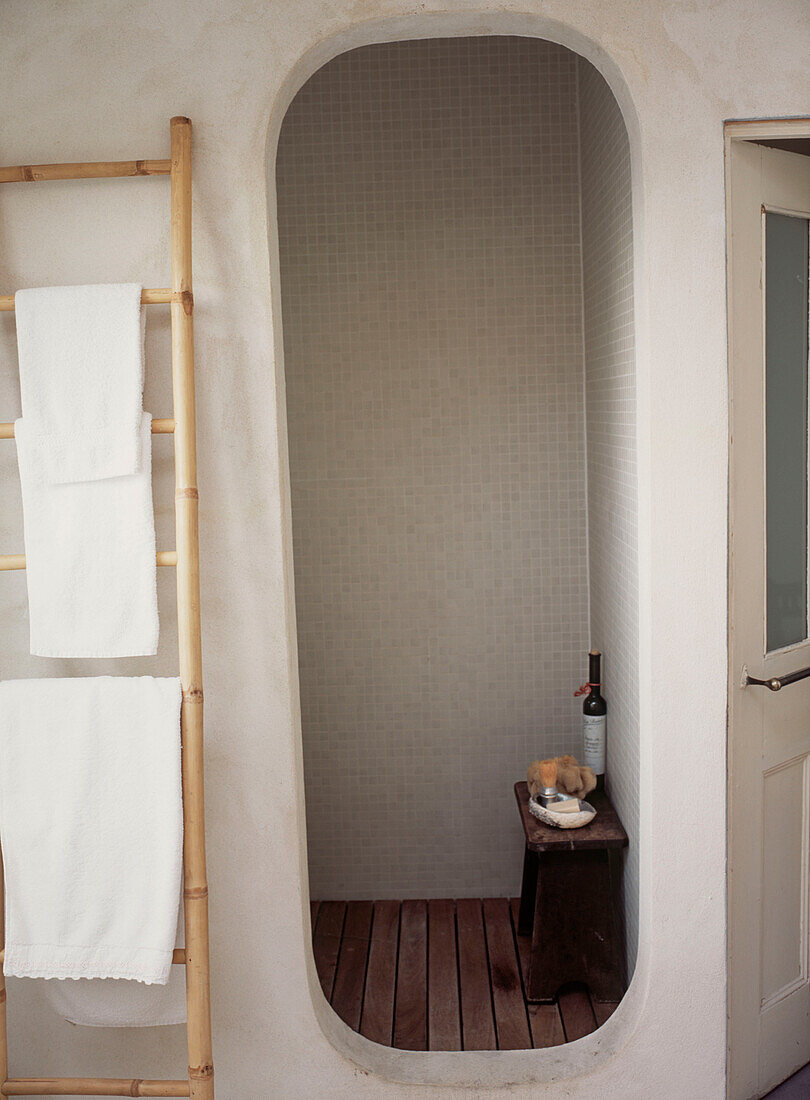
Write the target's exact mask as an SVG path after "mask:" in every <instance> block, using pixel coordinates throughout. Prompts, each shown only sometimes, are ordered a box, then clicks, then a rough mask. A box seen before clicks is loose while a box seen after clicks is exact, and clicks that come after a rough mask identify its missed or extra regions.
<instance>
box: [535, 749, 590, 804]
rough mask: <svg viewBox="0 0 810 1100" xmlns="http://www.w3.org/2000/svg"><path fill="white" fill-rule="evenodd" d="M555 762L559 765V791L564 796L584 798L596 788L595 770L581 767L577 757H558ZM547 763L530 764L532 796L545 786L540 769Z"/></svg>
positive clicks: (538, 761)
mask: <svg viewBox="0 0 810 1100" xmlns="http://www.w3.org/2000/svg"><path fill="white" fill-rule="evenodd" d="M554 762H555V763H556V765H557V790H558V791H562V793H563V794H570V795H571V797H572V798H584V797H585V796H586V795H587V794H590V792H591V791H592V790H594V788H595V787H596V776H595V774H594V772H593V769H592V768H587V767H584V766H583V765H581V764H580V763H579V761H578V760H577V759H576V757H575V756H557V757H556V758H555V760H554ZM547 763H548V761H543V760H534V761H533V762H532V763H531V764H529V768H528V771H527V772H526V779H527V780H528V783H529V794H530V795H535V794H537V792H538V791H539V790H540V788H541V787H542V786H543V782H542V780H541V778H540V767H541V764H547Z"/></svg>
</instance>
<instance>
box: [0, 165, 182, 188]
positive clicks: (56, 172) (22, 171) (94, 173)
mask: <svg viewBox="0 0 810 1100" xmlns="http://www.w3.org/2000/svg"><path fill="white" fill-rule="evenodd" d="M171 170H172V162H171V161H170V160H90V161H76V162H74V163H72V164H14V165H10V166H9V167H8V168H0V183H42V182H44V181H45V180H98V179H123V178H125V177H127V176H168V175H170V173H171Z"/></svg>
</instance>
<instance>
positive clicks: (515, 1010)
mask: <svg viewBox="0 0 810 1100" xmlns="http://www.w3.org/2000/svg"><path fill="white" fill-rule="evenodd" d="M484 929H485V932H486V937H487V953H488V955H489V972H490V982H491V985H492V1003H493V1007H494V1010H495V1031H496V1035H497V1039H498V1049H499V1050H528V1049H530V1048H531V1045H532V1038H531V1034H530V1032H529V1019H528V1015H527V1012H526V1002H525V1001H524V1000H523V987H522V983H521V978H520V972H519V970H518V965H519V963H518V956H517V949H516V947H515V941H514V938H513V935H512V918H511V914H510V912H509V902H508V901H507V899H506V898H484Z"/></svg>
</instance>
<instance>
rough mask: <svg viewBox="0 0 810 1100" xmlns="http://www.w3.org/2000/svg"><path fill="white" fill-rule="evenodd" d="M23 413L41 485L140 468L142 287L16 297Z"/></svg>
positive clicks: (54, 290)
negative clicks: (33, 441) (32, 439)
mask: <svg viewBox="0 0 810 1100" xmlns="http://www.w3.org/2000/svg"><path fill="white" fill-rule="evenodd" d="M14 308H15V313H16V322H17V348H18V352H19V361H20V395H21V398H22V414H23V417H24V418H25V421H26V423H27V425H28V428H29V431H30V432H32V433H33V432H34V431H36V434H37V438H38V441H39V447H38V454H37V458H36V461H37V463H38V465H39V467H40V471H39V473H38V479H39V480H41V481H47V482H52V483H61V482H71V481H92V480H96V479H98V478H107V477H121V476H124V475H127V474H134V473H137V472H138V470H140V468H141V462H142V450H141V448H142V439H141V433H140V425H141V414H142V412H143V375H144V365H143V321H142V316H141V314H142V311H141V288H140V286H139V285H137V284H136V283H118V284H110V285H102V286H55V287H42V288H39V289H35V290H19V291H17V293H16V295H15V296H14Z"/></svg>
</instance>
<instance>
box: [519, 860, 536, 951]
mask: <svg viewBox="0 0 810 1100" xmlns="http://www.w3.org/2000/svg"><path fill="white" fill-rule="evenodd" d="M536 895H537V852H532V851H530V849H529V846H528V845H526V848H525V850H524V852H523V881H522V883H521V886H520V910H519V912H518V935H520V936H530V935H531V934H532V929H533V928H534V902H535V897H536Z"/></svg>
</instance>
